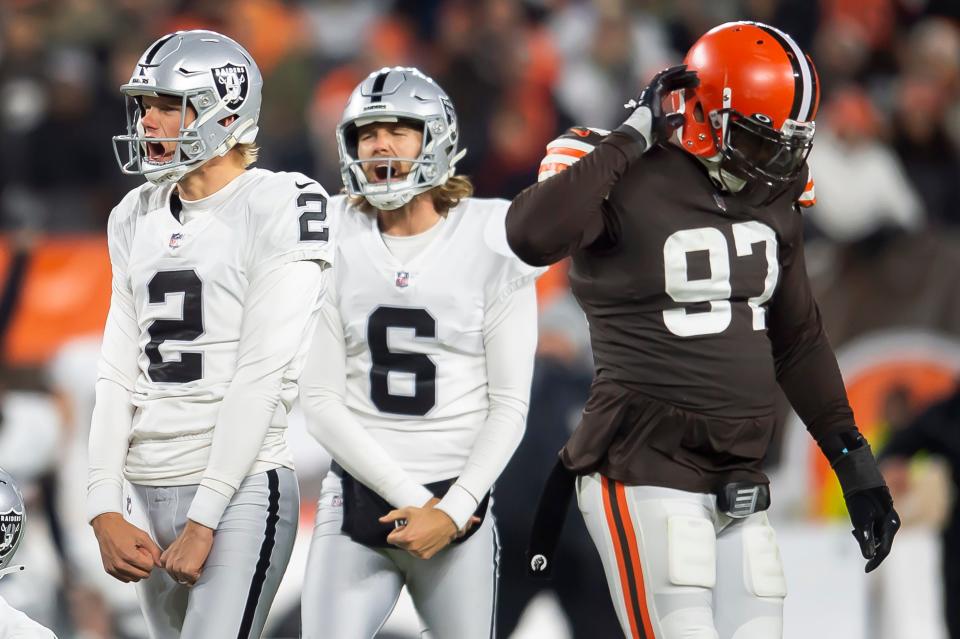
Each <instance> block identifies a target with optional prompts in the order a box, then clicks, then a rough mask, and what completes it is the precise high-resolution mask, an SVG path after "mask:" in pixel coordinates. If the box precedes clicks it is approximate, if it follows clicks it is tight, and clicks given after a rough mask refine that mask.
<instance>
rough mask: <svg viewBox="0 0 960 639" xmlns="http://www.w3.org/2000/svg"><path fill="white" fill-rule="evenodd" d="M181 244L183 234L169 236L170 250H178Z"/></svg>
mask: <svg viewBox="0 0 960 639" xmlns="http://www.w3.org/2000/svg"><path fill="white" fill-rule="evenodd" d="M181 242H183V233H174V234H173V235H171V236H170V248H172V249H175V248H180V243H181Z"/></svg>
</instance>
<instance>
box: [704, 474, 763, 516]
mask: <svg viewBox="0 0 960 639" xmlns="http://www.w3.org/2000/svg"><path fill="white" fill-rule="evenodd" d="M717 506H718V507H719V509H720V510H721V511H722V512H723V513H725V514H726V515H727V516H728V517H733V518H734V519H743V518H745V517H749V516H750V515H752V514H753V513H755V512H759V511H762V510H766V509H767V508H769V507H770V488H769V486H767V484H753V483H750V482H733V483H730V484H726V485H724V486H723V488H721V489H720V491H719V492H718V493H717Z"/></svg>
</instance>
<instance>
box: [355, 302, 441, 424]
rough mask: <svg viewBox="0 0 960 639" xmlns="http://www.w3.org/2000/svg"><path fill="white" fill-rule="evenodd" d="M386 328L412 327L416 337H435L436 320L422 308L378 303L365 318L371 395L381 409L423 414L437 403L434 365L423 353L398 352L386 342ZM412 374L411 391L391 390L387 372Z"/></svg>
mask: <svg viewBox="0 0 960 639" xmlns="http://www.w3.org/2000/svg"><path fill="white" fill-rule="evenodd" d="M389 329H413V334H414V336H415V337H417V338H427V339H434V338H436V337H437V321H436V320H435V319H433V316H432V315H430V313H428V312H427V311H426V309H422V308H404V307H399V306H379V307H377V309H376V310H375V311H374V312H373V313H371V314H370V319H369V320H367V344H368V345H369V347H370V359H371V360H372V363H373V365H372V366H371V367H370V399H371V400H372V401H373V404H374V406H376V407H377V409H378V410H380V411H381V412H384V413H394V414H397V415H413V416H417V417H419V416H422V415H426V414H427V413H428V412H429V411H430V409H431V408H433V406H434V404H436V403H437V365H436V364H434V363H433V360H432V359H430V357H429V356H427V355H425V354H423V353H397V352H393V351H391V350H390V346H389V344H388V343H387V332H388V331H389ZM391 373H394V374H397V373H399V374H403V373H406V374H407V375H408V376H409V375H413V388H414V392H413V394H404V395H400V394H392V393H391V392H390V382H389V379H390V374H391Z"/></svg>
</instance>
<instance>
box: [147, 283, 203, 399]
mask: <svg viewBox="0 0 960 639" xmlns="http://www.w3.org/2000/svg"><path fill="white" fill-rule="evenodd" d="M147 292H148V293H149V295H150V303H151V304H164V303H165V302H166V301H167V296H168V295H183V304H182V307H181V309H182V310H181V313H180V318H179V319H158V320H154V322H153V323H152V324H150V327H149V328H148V329H147V332H148V333H149V334H150V342H149V343H148V344H147V347H146V348H145V349H144V351H145V352H146V354H147V357H148V358H149V359H150V366H149V367H147V373H148V374H149V375H150V379H151V380H152V381H154V382H161V383H167V384H184V383H186V382H192V381H196V380H198V379H200V378H201V377H203V354H202V353H180V359H179V360H169V361H164V359H163V355H161V354H160V344H162V343H163V342H165V341H167V340H175V341H178V342H192V341H193V340H195V339H197V338H198V337H200V336H201V335H203V304H202V302H201V297H202V295H203V282H201V281H200V278H199V277H198V276H197V272H196V271H194V270H193V269H190V270H183V271H159V272H158V273H157V274H156V275H154V276H153V279H151V280H150V283H149V284H147Z"/></svg>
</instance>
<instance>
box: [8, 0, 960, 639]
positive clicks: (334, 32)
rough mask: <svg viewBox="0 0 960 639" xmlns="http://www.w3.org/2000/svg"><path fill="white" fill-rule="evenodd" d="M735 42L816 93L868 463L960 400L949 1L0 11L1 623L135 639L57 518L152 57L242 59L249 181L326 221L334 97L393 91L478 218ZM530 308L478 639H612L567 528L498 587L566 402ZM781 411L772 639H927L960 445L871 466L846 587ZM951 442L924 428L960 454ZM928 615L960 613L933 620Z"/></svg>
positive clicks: (69, 496)
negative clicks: (464, 189) (430, 126)
mask: <svg viewBox="0 0 960 639" xmlns="http://www.w3.org/2000/svg"><path fill="white" fill-rule="evenodd" d="M735 19H750V20H759V21H762V22H766V23H769V24H772V25H775V26H777V27H780V28H782V29H784V30H786V31H788V32H789V33H790V34H792V35H793V36H794V38H795V39H796V40H797V42H798V43H799V44H800V45H801V46H802V47H804V48H805V49H806V50H807V51H809V52H810V53H811V54H812V56H813V58H814V60H815V62H816V65H817V68H818V70H819V74H820V80H821V83H822V87H823V93H822V96H823V98H822V102H821V105H820V115H819V117H818V119H817V134H816V142H815V144H814V150H813V152H812V155H811V158H810V164H811V168H812V173H813V177H814V180H815V182H816V193H817V197H818V205H817V206H816V207H814V208H813V209H812V211H810V212H808V213H805V215H806V216H807V221H808V224H807V228H808V231H809V232H808V235H809V248H808V250H807V259H808V265H807V266H808V270H809V272H810V274H811V278H812V279H813V282H814V286H815V291H816V294H817V296H818V299H819V302H820V305H821V310H822V313H823V316H824V320H825V322H826V324H827V328H828V331H829V334H830V336H831V339H832V341H833V343H834V345H835V347H836V348H837V352H838V356H839V359H840V363H841V368H842V370H843V373H844V376H845V380H846V382H847V385H848V390H849V392H850V396H851V401H852V403H853V405H854V410H855V413H856V415H857V419H858V422H859V424H860V426H861V429H862V430H864V431H865V432H866V434H867V435H868V437H869V438H870V439H871V441H872V442H873V444H874V448H875V449H876V450H883V447H884V444H885V442H886V441H887V440H888V439H889V438H890V437H891V436H892V435H893V434H896V433H910V432H913V431H912V430H911V429H915V428H917V426H916V424H915V422H916V420H917V417H918V416H923V415H925V413H924V411H926V410H927V409H928V407H930V406H932V405H933V406H935V405H936V403H937V402H938V401H940V400H943V399H944V398H947V397H949V396H950V395H951V393H954V392H955V391H956V388H957V379H958V378H960V2H957V1H956V0H633V1H629V0H595V1H587V0H396V1H390V0H312V1H311V0H232V1H223V2H221V1H217V0H189V1H186V0H3V1H2V2H0V134H2V141H3V145H2V150H0V232H2V239H0V278H2V279H0V285H2V286H3V288H2V291H0V340H2V347H3V355H4V357H3V361H2V366H0V467H4V468H6V469H7V470H9V471H10V472H12V473H13V474H14V476H16V477H17V478H18V480H19V481H20V482H21V484H22V486H23V487H24V489H25V492H26V495H27V498H28V500H29V506H28V509H29V517H28V533H27V541H26V542H25V544H24V547H23V548H22V550H21V551H20V554H19V555H18V560H19V561H21V562H24V563H26V564H27V566H28V570H27V571H26V572H24V573H23V574H21V575H16V576H13V577H8V578H5V579H4V580H3V581H2V582H0V594H2V595H3V596H4V597H6V598H7V599H8V600H9V601H10V602H11V603H13V604H14V605H16V606H18V607H20V608H21V609H23V610H25V611H27V612H29V613H30V614H31V615H33V616H34V617H35V618H37V619H38V620H40V621H42V622H44V623H46V624H48V625H50V626H51V627H53V628H54V629H55V630H56V631H57V632H58V634H59V636H61V637H83V638H94V637H96V638H107V637H121V638H131V639H132V638H135V637H142V636H144V635H143V626H142V622H141V621H140V619H139V612H138V609H137V605H136V599H135V596H134V593H133V588H132V586H127V585H123V584H120V583H119V582H115V581H112V580H111V579H110V578H109V577H107V576H106V575H105V574H104V573H103V571H102V568H101V566H100V559H99V554H98V553H97V546H96V542H95V540H94V538H93V535H92V532H91V531H90V529H89V527H88V526H87V525H86V522H85V521H84V515H83V510H84V504H83V499H84V494H85V446H86V434H87V430H88V428H89V417H90V411H91V409H92V401H93V385H94V380H95V365H96V357H97V349H98V346H99V332H100V330H101V329H102V325H103V321H104V318H105V316H106V310H107V306H108V303H109V289H110V270H109V261H108V258H107V254H106V241H105V232H104V229H105V224H106V220H107V216H108V214H109V212H110V210H111V208H112V207H113V206H114V205H115V204H116V203H117V202H118V201H119V200H120V198H121V197H122V196H123V194H124V193H125V192H126V191H127V190H129V189H131V188H133V187H134V186H136V185H137V184H139V180H138V179H136V178H130V177H125V176H123V175H121V173H120V171H119V169H118V167H117V164H116V161H115V159H114V156H113V150H112V146H111V143H110V138H111V136H112V135H116V134H119V133H121V132H123V131H122V129H123V127H124V125H125V116H124V111H123V103H122V100H121V99H120V96H119V93H118V90H117V89H118V87H119V86H120V85H121V84H122V83H124V82H125V81H126V80H127V79H128V77H129V74H130V73H131V71H132V70H133V67H134V63H135V62H136V60H137V59H138V58H139V56H140V55H141V54H142V52H143V51H144V50H145V49H146V47H147V46H148V45H149V44H150V43H151V42H152V41H153V40H155V39H156V38H157V37H159V36H160V35H162V34H164V33H167V32H169V31H173V30H178V29H188V28H209V29H213V30H217V31H221V32H223V33H225V34H228V35H230V36H232V37H234V38H235V39H237V40H238V41H239V42H241V43H242V44H244V45H245V46H246V47H247V48H248V49H249V50H250V51H251V53H252V54H253V56H254V57H255V58H256V60H257V62H258V64H259V65H260V68H261V70H262V72H263V75H264V78H265V88H264V106H263V111H262V114H261V119H260V122H261V131H260V136H259V138H258V143H259V144H260V146H261V147H262V151H261V155H260V161H259V165H260V166H263V167H265V168H269V169H273V170H296V171H302V172H305V173H307V174H310V175H312V176H314V177H316V178H317V179H318V180H319V181H320V182H321V183H322V184H323V185H324V186H325V187H326V188H327V190H328V191H331V192H335V191H338V190H339V189H340V176H339V170H338V167H337V151H336V144H335V139H334V129H335V125H336V123H337V121H338V119H339V117H340V112H341V110H342V108H343V105H344V103H345V100H346V98H347V96H348V94H349V92H350V91H351V90H352V88H353V87H354V86H355V85H356V83H357V82H359V81H360V80H361V79H362V78H363V77H365V76H366V75H367V74H368V73H369V72H371V71H373V70H376V69H378V68H380V67H383V66H388V65H413V66H418V67H420V68H421V69H422V70H424V71H425V72H426V73H428V74H429V75H431V76H432V77H434V78H435V79H436V80H437V81H438V82H439V84H440V85H441V86H442V87H443V88H444V89H445V90H446V91H447V92H448V93H449V94H450V96H451V97H452V99H453V101H454V104H455V106H456V109H457V112H458V114H459V116H460V120H461V130H462V138H461V143H462V145H463V146H465V147H466V148H467V149H468V153H467V155H466V157H465V158H464V160H463V161H462V162H461V164H460V165H459V168H460V169H461V172H462V173H465V174H467V175H469V176H470V177H471V178H472V179H473V181H474V183H475V185H476V188H477V195H478V196H483V197H504V198H511V197H513V196H514V195H516V194H517V193H518V192H519V191H520V190H521V189H522V188H524V187H525V186H526V185H528V184H531V183H532V182H534V181H535V179H536V171H537V166H538V164H539V161H540V158H541V156H542V154H543V151H544V146H545V144H546V143H547V142H548V141H549V140H550V139H552V138H553V137H554V136H555V135H556V134H557V133H559V132H560V131H562V130H563V129H564V128H566V127H567V126H569V125H571V124H580V125H590V126H599V127H612V126H616V125H617V124H618V123H619V122H620V121H621V120H622V118H623V116H624V113H625V112H624V110H623V106H622V105H623V103H624V102H625V101H627V100H628V99H630V98H632V97H634V96H635V95H636V94H637V93H638V92H639V89H640V88H642V87H643V86H644V84H645V83H646V81H647V80H648V79H649V78H650V77H651V76H652V74H653V73H655V72H656V71H658V70H659V69H661V68H663V67H666V66H668V65H671V64H675V63H677V62H679V61H680V60H682V58H683V54H684V52H685V51H686V49H687V48H688V47H689V46H690V45H691V44H692V43H693V42H694V41H695V40H696V38H697V37H698V36H699V35H700V34H702V33H703V32H705V31H707V30H708V29H709V28H711V27H713V26H715V25H717V24H720V23H722V22H725V21H729V20H735ZM539 293H540V302H541V338H540V346H539V353H538V363H537V372H536V377H535V381H534V390H533V397H532V400H531V410H530V419H529V424H528V430H527V435H526V438H525V440H524V443H523V444H522V445H521V448H520V450H519V451H518V453H517V456H516V458H515V459H514V461H513V462H512V463H511V465H510V467H509V468H508V470H507V472H506V475H505V476H504V478H503V479H502V480H501V485H508V486H510V490H509V491H507V490H501V491H499V492H498V493H496V506H495V512H496V513H497V515H498V521H499V526H500V530H501V533H502V537H503V561H502V565H501V600H500V634H501V636H504V637H508V636H511V633H513V635H512V636H514V637H539V638H544V639H551V638H556V639H561V638H563V637H588V636H589V637H616V636H619V631H618V630H617V626H616V625H615V620H614V618H613V611H612V607H611V605H610V603H609V601H608V595H607V590H606V586H605V583H604V580H603V575H602V572H601V569H600V562H599V561H598V558H597V557H596V554H595V551H594V549H593V548H592V546H591V545H590V542H589V540H588V539H587V537H586V534H585V531H584V529H583V526H582V523H581V522H580V520H579V516H571V517H570V518H569V522H568V525H567V529H566V532H565V541H564V545H563V550H562V554H561V556H560V560H559V562H558V566H557V569H556V571H555V573H556V578H555V580H554V581H553V582H551V583H547V584H539V583H534V582H530V581H527V580H526V579H525V577H524V576H523V566H524V560H523V548H524V544H525V541H526V535H527V532H528V529H529V524H530V519H531V517H532V511H533V509H534V507H533V504H534V503H535V500H536V499H537V496H538V492H539V487H540V486H541V484H542V481H543V479H544V478H545V477H546V475H547V473H548V470H549V468H550V466H551V465H552V463H553V459H554V455H555V453H556V451H557V450H558V449H559V447H560V446H561V445H562V443H563V442H564V441H565V439H566V437H567V435H568V433H569V431H570V429H571V428H572V426H573V425H574V424H575V423H576V419H577V415H578V412H579V410H580V408H581V407H582V403H583V400H584V398H585V396H586V391H587V386H588V384H589V381H590V377H591V359H590V354H589V345H588V337H587V334H586V326H585V323H584V320H583V316H582V314H581V313H580V311H579V308H578V307H577V306H576V303H575V302H574V301H573V300H572V298H571V297H570V295H569V292H568V291H567V289H566V285H565V273H564V265H562V264H561V265H559V266H558V267H555V268H554V269H552V270H551V272H550V273H548V274H547V275H546V276H545V277H544V278H543V279H542V280H541V282H540V287H539ZM781 403H782V404H783V411H782V413H783V415H782V420H781V422H782V428H781V429H780V431H779V434H778V435H779V436H778V443H777V445H776V446H775V447H774V450H773V452H772V453H771V456H770V459H769V460H768V463H769V468H770V472H771V476H772V478H773V487H772V488H773V508H772V510H771V517H772V518H773V519H774V522H775V523H776V525H777V526H778V530H779V534H780V539H781V545H782V548H783V555H784V560H785V562H786V565H787V576H788V580H789V581H790V584H791V594H790V597H789V598H788V600H787V602H788V603H787V620H786V636H787V637H788V639H789V638H790V637H801V636H808V635H811V634H813V633H814V632H816V633H817V634H818V636H821V637H824V638H829V637H844V639H860V638H861V637H864V638H865V637H871V638H875V637H876V638H880V639H885V638H893V637H896V638H898V639H902V638H906V639H913V638H917V639H938V638H941V637H947V636H948V635H947V634H946V630H945V624H944V622H943V618H944V617H945V612H946V613H950V612H951V606H949V605H947V606H944V604H943V603H942V602H943V599H942V597H943V592H944V589H945V587H946V591H947V592H957V593H960V587H958V586H957V585H954V584H960V558H956V557H954V555H955V554H957V551H953V552H946V553H945V552H943V548H947V549H949V548H951V547H952V545H951V543H941V540H945V542H950V540H957V541H954V542H953V543H954V544H957V545H958V546H960V539H958V537H960V517H958V516H957V514H956V510H955V509H954V508H953V505H952V504H953V501H952V499H953V498H952V495H953V493H954V492H955V488H956V476H957V475H958V474H960V468H958V467H957V465H956V464H954V463H952V461H955V460H957V459H960V444H958V445H957V446H956V447H955V448H950V447H949V446H946V445H945V446H943V447H941V450H933V451H931V452H934V453H939V454H925V453H923V452H920V453H919V454H916V455H914V452H916V450H920V449H923V450H927V449H930V448H932V446H929V445H928V446H914V447H913V448H911V447H910V446H907V445H901V446H899V447H898V448H897V454H892V453H891V454H890V455H889V457H888V459H887V460H886V461H885V464H884V469H885V472H886V473H887V476H888V480H889V482H890V484H891V488H892V489H893V491H894V495H895V498H896V499H897V505H898V508H899V510H900V512H901V514H902V515H903V518H904V521H905V528H904V530H903V531H902V532H901V534H900V536H899V537H898V539H897V544H896V545H895V547H894V552H893V555H892V556H891V557H890V559H889V560H888V561H887V562H886V564H885V565H884V566H883V567H882V568H881V570H880V571H878V573H877V574H876V575H871V577H869V578H864V577H863V575H862V572H861V564H862V560H861V559H860V558H859V556H858V554H857V551H856V547H855V544H854V543H853V541H852V540H851V539H850V538H849V530H848V528H849V526H848V523H847V522H846V521H845V514H844V513H843V506H842V498H841V496H840V495H839V490H838V487H837V486H836V483H835V481H834V480H833V478H832V474H831V473H830V471H829V468H828V467H827V466H826V463H825V462H824V461H823V460H822V459H821V458H820V456H819V454H818V453H817V452H816V450H815V447H814V446H813V445H812V442H811V440H810V438H809V437H808V436H807V435H806V433H805V431H804V429H803V427H802V425H801V424H799V422H798V421H797V419H796V417H795V416H793V415H792V414H791V412H790V411H789V408H788V407H787V406H786V404H785V402H781ZM954 404H956V400H955V402H954ZM941 412H942V411H941ZM938 414H939V413H938ZM952 415H953V417H952V418H947V419H944V420H941V422H942V425H941V426H938V427H937V428H941V429H943V430H944V432H950V429H953V430H956V429H960V422H958V417H957V411H956V410H955V411H954V412H953V413H952ZM298 419H299V418H294V420H293V421H294V425H293V426H292V427H291V438H292V439H294V440H295V444H296V445H294V446H293V448H294V450H296V451H297V453H298V455H299V457H300V459H299V460H298V463H299V467H298V472H299V475H300V479H301V483H302V493H303V517H302V526H301V528H302V537H303V538H302V539H301V540H300V541H299V542H298V546H297V550H296V551H295V555H294V559H293V562H292V563H291V566H290V569H289V570H288V579H287V581H286V582H285V585H284V589H283V590H282V591H281V594H280V596H279V597H278V601H277V605H276V606H275V611H274V612H275V614H274V615H273V617H272V619H271V625H270V633H271V636H276V637H287V636H289V637H294V636H297V631H298V625H297V616H298V608H297V606H298V605H299V595H298V588H299V582H300V580H301V579H302V574H303V559H304V555H305V552H306V541H307V540H308V538H309V533H310V528H311V523H312V513H313V503H312V500H313V499H315V497H316V495H317V494H318V492H319V478H320V477H321V476H322V474H323V473H324V472H325V470H326V467H327V464H328V462H329V459H328V458H327V457H326V456H325V455H324V453H323V451H322V450H320V449H319V446H317V445H316V444H314V443H313V442H312V440H310V439H309V437H308V436H307V435H305V434H304V431H303V428H302V423H299V422H298ZM925 423H927V426H925V428H927V429H928V430H929V429H931V428H933V427H931V426H929V419H928V420H927V422H925ZM957 432H958V433H960V431H957ZM904 437H906V436H905V435H904ZM953 438H954V439H957V440H958V442H960V437H958V436H957V434H954V435H953ZM936 439H937V438H936V437H935V436H933V437H932V439H930V438H928V439H927V440H925V441H927V442H928V443H929V441H933V440H936ZM942 439H943V438H941V440H942ZM947 439H949V437H947ZM941 440H937V441H941ZM933 448H935V447H933ZM915 449H916V450H915ZM891 450H893V449H891ZM572 510H573V511H574V512H575V511H576V509H572ZM892 602H896V604H895V605H893V603H892ZM953 611H954V614H960V613H958V612H956V611H960V601H958V602H957V603H956V604H955V605H954V606H953ZM818 624H819V625H818ZM416 632H417V622H416V617H415V614H414V613H413V612H412V610H411V609H410V606H409V603H405V602H401V605H400V606H399V607H398V610H397V613H396V614H395V615H394V618H393V619H392V620H391V622H389V623H388V624H387V626H385V628H384V631H383V633H382V634H381V636H382V637H395V638H397V639H399V638H401V637H413V636H418V635H417V634H416ZM954 637H955V639H960V635H956V634H955V635H954Z"/></svg>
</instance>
